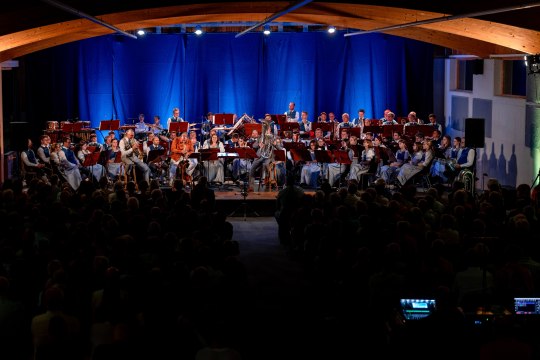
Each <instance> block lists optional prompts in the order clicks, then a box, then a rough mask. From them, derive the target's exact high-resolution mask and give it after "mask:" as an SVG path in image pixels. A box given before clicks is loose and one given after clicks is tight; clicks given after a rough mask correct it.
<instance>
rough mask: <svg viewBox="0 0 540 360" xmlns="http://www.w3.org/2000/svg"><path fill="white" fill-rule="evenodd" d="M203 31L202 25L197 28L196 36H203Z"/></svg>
mask: <svg viewBox="0 0 540 360" xmlns="http://www.w3.org/2000/svg"><path fill="white" fill-rule="evenodd" d="M202 33H203V31H202V28H201V26H200V25H197V26H195V34H196V35H202Z"/></svg>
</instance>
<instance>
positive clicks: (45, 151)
mask: <svg viewBox="0 0 540 360" xmlns="http://www.w3.org/2000/svg"><path fill="white" fill-rule="evenodd" d="M39 140H40V142H41V144H40V146H39V148H38V149H37V156H38V158H39V161H41V162H42V163H43V164H45V165H49V164H50V163H51V138H50V137H49V135H41V137H40V139H39Z"/></svg>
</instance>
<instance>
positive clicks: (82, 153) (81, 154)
mask: <svg viewBox="0 0 540 360" xmlns="http://www.w3.org/2000/svg"><path fill="white" fill-rule="evenodd" d="M90 154H91V152H90V150H88V143H87V142H85V141H81V142H80V143H79V151H77V158H78V159H79V161H80V163H81V164H84V161H85V159H86V157H87V156H88V155H90ZM83 168H84V169H85V172H86V173H87V174H91V176H93V177H94V178H95V179H96V180H97V181H99V180H100V179H101V178H102V177H103V176H105V168H104V167H103V165H101V164H97V163H96V164H94V165H90V166H83Z"/></svg>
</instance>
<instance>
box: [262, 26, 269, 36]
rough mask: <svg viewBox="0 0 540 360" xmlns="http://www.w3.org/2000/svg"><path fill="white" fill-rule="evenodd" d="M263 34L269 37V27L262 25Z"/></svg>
mask: <svg viewBox="0 0 540 360" xmlns="http://www.w3.org/2000/svg"><path fill="white" fill-rule="evenodd" d="M263 34H264V35H270V25H264V30H263Z"/></svg>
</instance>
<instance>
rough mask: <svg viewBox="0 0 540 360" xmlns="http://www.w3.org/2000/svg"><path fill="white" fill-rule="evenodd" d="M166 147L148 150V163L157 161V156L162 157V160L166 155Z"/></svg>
mask: <svg viewBox="0 0 540 360" xmlns="http://www.w3.org/2000/svg"><path fill="white" fill-rule="evenodd" d="M165 155H166V154H165V149H163V150H150V151H149V152H148V159H147V162H148V163H153V162H157V158H160V159H161V160H163V156H165Z"/></svg>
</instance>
